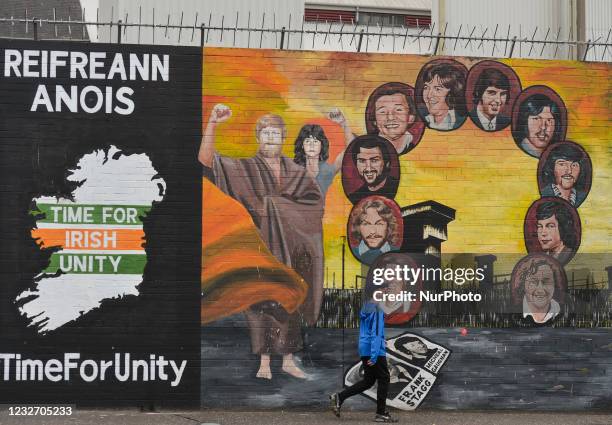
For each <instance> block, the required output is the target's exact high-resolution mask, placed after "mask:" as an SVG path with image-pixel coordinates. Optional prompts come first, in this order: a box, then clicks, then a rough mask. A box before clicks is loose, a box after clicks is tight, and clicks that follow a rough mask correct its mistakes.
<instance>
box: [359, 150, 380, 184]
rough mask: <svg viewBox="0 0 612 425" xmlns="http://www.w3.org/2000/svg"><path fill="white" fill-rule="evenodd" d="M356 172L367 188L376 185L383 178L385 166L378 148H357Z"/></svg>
mask: <svg viewBox="0 0 612 425" xmlns="http://www.w3.org/2000/svg"><path fill="white" fill-rule="evenodd" d="M356 165H357V172H358V173H359V175H360V176H361V178H362V179H363V180H365V182H366V183H367V184H368V186H373V185H376V184H377V183H378V182H380V181H381V180H382V179H384V178H385V177H386V176H383V171H384V169H385V164H384V160H383V155H382V152H381V150H380V148H379V147H374V148H359V153H358V154H357V164H356Z"/></svg>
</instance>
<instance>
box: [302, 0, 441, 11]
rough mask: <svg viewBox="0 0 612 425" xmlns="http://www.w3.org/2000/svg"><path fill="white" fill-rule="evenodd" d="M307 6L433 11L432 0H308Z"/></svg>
mask: <svg viewBox="0 0 612 425" xmlns="http://www.w3.org/2000/svg"><path fill="white" fill-rule="evenodd" d="M306 7H326V8H329V7H338V8H342V9H345V8H351V9H354V8H356V7H359V8H360V9H376V10H405V11H413V12H431V0H306Z"/></svg>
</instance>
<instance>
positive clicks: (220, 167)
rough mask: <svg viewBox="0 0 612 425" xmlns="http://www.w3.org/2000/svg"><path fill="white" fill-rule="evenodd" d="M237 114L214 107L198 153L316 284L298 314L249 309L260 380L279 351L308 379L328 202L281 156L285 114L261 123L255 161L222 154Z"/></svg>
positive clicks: (280, 252)
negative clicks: (306, 353)
mask: <svg viewBox="0 0 612 425" xmlns="http://www.w3.org/2000/svg"><path fill="white" fill-rule="evenodd" d="M231 115H232V111H231V109H230V108H229V107H228V106H226V105H222V104H218V105H215V107H214V108H213V111H212V113H211V116H210V119H209V120H208V123H207V126H206V129H205V131H204V135H203V137H202V143H201V145H200V151H199V153H198V159H199V161H200V162H201V163H202V165H203V166H204V174H205V175H206V176H207V177H208V178H209V179H210V180H211V181H212V182H213V183H214V184H215V185H216V186H217V187H218V188H219V189H221V190H222V191H223V192H225V193H226V194H227V195H229V196H231V197H232V198H234V199H236V200H237V201H239V202H240V203H242V204H243V205H244V207H245V208H246V210H247V211H248V212H249V214H250V215H251V217H252V219H253V222H254V224H255V226H256V227H257V229H258V230H259V233H260V235H261V237H262V239H263V240H264V242H265V243H266V245H267V247H268V248H269V249H270V251H271V252H272V254H273V255H274V256H275V257H276V258H277V259H278V260H279V261H281V262H282V263H284V264H286V265H287V266H289V267H292V268H293V269H294V270H295V271H296V272H297V273H298V274H300V275H301V276H302V278H303V279H304V280H305V281H306V282H307V284H308V285H309V290H308V295H307V298H306V300H305V301H304V303H303V304H302V306H301V307H300V309H299V310H298V311H297V312H295V313H293V314H288V313H287V311H286V310H284V309H283V308H282V306H280V305H278V304H277V303H274V302H270V303H263V304H257V305H254V306H251V308H249V309H248V310H247V311H246V312H245V314H246V317H247V320H248V324H249V329H250V334H251V344H252V349H253V353H255V354H258V355H260V366H259V370H258V372H257V377H258V378H264V379H271V378H272V372H271V370H270V356H271V355H272V354H278V355H281V356H282V357H283V364H282V370H283V371H284V372H286V373H288V374H290V375H292V376H294V377H296V378H305V377H306V375H305V373H304V371H302V370H301V369H300V368H299V367H298V366H297V365H296V363H295V360H294V357H293V353H295V352H297V351H300V350H301V349H302V337H301V328H300V321H301V320H303V321H304V322H305V323H307V324H309V325H312V324H314V323H315V322H316V320H317V318H318V315H319V311H320V308H321V301H322V295H323V241H322V218H323V205H324V198H323V195H322V193H321V190H320V189H319V185H318V184H317V182H316V180H315V179H314V178H313V177H312V176H311V175H310V173H308V171H307V170H306V168H304V167H301V166H299V165H297V164H296V163H295V162H293V160H291V159H289V158H287V157H285V156H283V155H282V146H283V143H284V142H285V138H286V131H287V130H286V127H285V123H284V122H283V119H282V118H281V117H280V116H278V115H272V114H267V115H264V116H262V117H260V118H259V120H258V121H257V124H256V130H255V136H256V139H257V143H258V150H257V153H256V155H255V156H253V157H250V158H228V157H225V156H222V155H219V154H218V153H217V152H216V151H215V132H216V128H217V126H218V125H219V124H221V123H223V122H225V121H227V120H228V119H229V118H230V117H231ZM204 202H205V200H204Z"/></svg>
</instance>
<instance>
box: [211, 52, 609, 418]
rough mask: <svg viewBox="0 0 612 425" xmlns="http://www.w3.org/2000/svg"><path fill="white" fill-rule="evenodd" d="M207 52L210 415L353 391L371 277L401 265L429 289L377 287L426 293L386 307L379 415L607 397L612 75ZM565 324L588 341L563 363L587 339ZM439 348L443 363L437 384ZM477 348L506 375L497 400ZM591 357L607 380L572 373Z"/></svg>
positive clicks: (524, 64) (603, 68) (516, 63)
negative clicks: (385, 388)
mask: <svg viewBox="0 0 612 425" xmlns="http://www.w3.org/2000/svg"><path fill="white" fill-rule="evenodd" d="M204 56H205V57H204V68H203V104H202V107H203V108H202V109H203V130H204V132H203V139H202V143H201V147H200V154H199V160H200V162H201V163H202V164H203V165H204V177H205V180H204V182H203V185H204V186H203V187H204V196H203V271H202V273H203V274H202V290H203V302H202V323H203V328H202V329H203V330H202V353H203V358H202V361H203V369H202V370H203V375H202V376H203V383H202V399H203V404H204V405H212V406H228V405H236V404H238V405H249V406H258V407H271V406H300V405H319V404H324V403H325V402H326V401H325V400H326V394H328V393H331V392H333V391H334V390H335V389H338V388H340V387H341V386H342V385H343V384H346V385H348V384H350V383H353V382H355V381H356V380H357V379H359V376H358V375H359V373H361V372H360V370H359V363H358V360H359V358H358V355H357V347H356V344H357V341H356V334H355V331H353V330H352V329H354V328H355V327H357V326H358V322H359V319H358V318H359V314H358V313H359V309H360V307H361V305H362V302H363V299H364V293H365V294H368V293H371V291H370V290H369V289H368V288H372V285H373V283H372V282H373V279H374V275H373V273H372V271H373V270H377V269H380V268H382V269H384V270H387V269H389V271H390V270H393V269H394V268H395V267H396V266H398V265H400V266H402V265H409V266H410V268H411V269H413V270H414V269H421V270H422V271H423V273H425V272H426V271H427V270H430V271H432V273H435V272H434V270H436V271H437V272H438V273H440V274H439V275H437V277H434V278H433V279H428V281H426V280H425V279H421V278H419V279H415V280H414V282H413V284H412V285H411V284H410V279H406V278H404V279H397V280H392V281H390V282H387V283H386V284H385V285H384V286H383V287H382V291H383V292H384V293H385V294H401V293H402V292H406V290H410V291H411V292H414V293H416V294H417V297H416V298H414V299H404V300H398V299H397V298H396V299H395V300H393V301H387V302H383V303H381V307H382V308H383V309H384V310H385V313H386V322H387V324H388V326H389V332H390V334H391V335H390V338H389V341H397V340H400V339H401V341H404V343H403V344H400V345H399V346H397V347H395V348H390V347H389V344H390V342H389V341H388V343H387V346H388V349H389V350H391V351H390V352H389V353H390V354H388V355H389V356H391V357H389V358H388V361H389V362H390V365H391V371H392V372H393V371H395V372H397V373H396V375H393V373H392V383H391V386H392V387H393V386H394V385H395V388H397V392H393V391H390V395H389V400H388V402H389V404H390V405H393V406H396V407H399V408H403V409H414V408H416V407H417V406H419V405H421V404H422V403H425V404H427V405H428V406H429V407H443V408H462V407H471V408H487V407H492V406H500V405H503V406H504V407H505V408H507V407H511V408H522V409H533V408H535V409H549V408H550V409H558V408H568V409H580V408H595V407H604V406H606V405H607V406H610V405H611V404H612V386H611V385H609V383H608V384H605V383H603V382H602V381H600V380H599V379H598V378H597V377H596V375H597V374H599V373H601V372H602V370H604V371H605V372H604V373H607V374H609V372H610V363H609V361H607V360H602V359H603V358H605V357H606V356H609V350H610V345H609V344H608V343H605V340H606V339H609V338H610V336H612V332H611V331H610V326H611V325H612V322H611V320H612V315H611V307H612V304H611V300H610V295H609V294H610V292H609V288H610V287H612V286H611V285H610V282H609V281H610V276H609V272H610V268H609V267H610V266H611V265H612V261H611V260H612V258H611V257H610V255H609V252H610V238H609V232H610V225H609V220H608V218H607V217H609V214H610V211H611V207H610V202H609V197H608V192H609V191H610V189H611V186H610V160H611V159H612V152H611V151H610V144H609V136H610V130H609V121H610V118H611V116H610V108H609V103H608V101H607V100H606V99H607V97H608V95H609V92H610V88H611V87H610V82H609V73H610V68H609V66H608V65H593V64H584V63H575V62H551V61H527V60H499V61H494V60H475V59H469V58H454V59H449V58H431V57H423V56H398V55H375V54H368V55H360V54H348V53H315V52H278V51H261V50H241V49H233V50H226V49H213V48H210V49H205V55H204ZM220 211H223V212H222V213H221V212H220ZM224 223H235V224H232V225H231V226H228V225H227V224H224ZM238 223H240V224H238ZM238 241H239V243H237V242H238ZM210 248H212V249H210ZM446 292H448V293H449V297H450V294H451V293H452V294H453V295H454V298H453V297H450V298H448V299H442V298H441V297H443V296H444V295H443V294H445V293H446ZM264 294H266V295H264ZM432 294H433V295H432ZM474 296H475V297H477V299H473V298H471V297H474ZM436 297H437V298H436ZM462 297H463V298H462ZM428 327H430V328H431V330H430V331H429V330H428ZM475 327H476V328H483V329H482V330H475V329H474V328H475ZM549 327H553V328H555V332H557V333H556V334H553V335H552V336H551V335H550V334H548V333H546V332H548V331H547V328H549ZM576 327H586V328H596V329H597V330H596V331H593V332H595V335H596V337H594V338H589V341H597V342H595V343H593V342H589V343H587V342H586V340H585V342H584V343H581V344H577V345H575V346H573V347H572V348H571V349H570V350H567V349H564V348H563V346H562V344H561V345H559V344H558V341H559V340H560V338H561V339H562V338H567V339H568V340H574V339H576V338H578V339H579V340H582V339H583V337H581V336H580V333H579V331H576V329H575V328H576ZM406 330H408V331H409V332H410V334H405V335H404V334H402V332H404V333H405V332H406ZM460 330H461V332H460ZM440 332H442V334H441V333H440ZM472 332H473V333H474V335H473V336H472ZM544 334H546V336H544ZM228 335H232V337H231V341H227V338H228ZM402 335H403V336H402ZM402 338H403V339H402ZM534 338H535V339H541V341H542V342H541V345H540V346H538V353H539V354H536V353H533V354H530V350H529V349H528V345H529V344H528V343H527V342H526V341H528V340H533V339H534ZM502 341H503V342H502ZM508 344H510V345H513V348H512V350H508ZM520 346H524V347H525V352H524V354H523V355H522V356H517V355H516V353H514V349H515V348H518V347H520ZM436 347H438V348H436ZM443 347H447V348H443ZM492 349H493V350H494V354H493V353H491V352H490V351H491V350H492ZM397 350H405V352H406V353H408V354H409V355H408V357H401V356H400V355H399V354H398V353H399V352H400V351H397ZM406 350H407V351H406ZM436 350H447V352H448V354H446V355H445V357H444V360H440V362H439V363H438V366H439V368H437V369H436V370H435V371H433V372H432V371H427V368H425V367H424V365H425V364H426V363H427V359H429V357H428V356H429V353H433V352H436ZM473 350H476V351H480V352H481V354H478V355H476V356H477V357H478V356H480V357H481V358H482V359H484V360H483V361H484V364H487V365H489V366H490V367H499V368H500V369H503V370H505V372H500V374H499V376H497V380H498V382H499V383H500V384H504V385H502V386H501V387H498V388H496V389H495V391H494V392H493V391H491V390H483V388H489V387H488V385H489V384H490V383H492V380H491V376H492V375H491V371H490V369H488V368H485V369H482V368H481V367H480V366H481V365H482V363H478V362H474V361H472V360H470V359H469V357H470V356H473V355H474V354H473ZM510 352H512V353H513V354H510ZM586 352H590V353H594V357H595V358H597V359H599V360H597V362H598V363H599V365H598V366H597V367H595V366H594V364H593V363H590V364H589V365H586V366H584V368H586V370H587V371H586V372H585V373H584V374H583V375H580V376H578V377H573V373H572V370H579V369H580V364H581V360H580V359H582V358H583V357H584V353H586ZM230 353H231V354H230ZM469 353H472V354H469ZM504 353H508V355H504ZM398 356H399V357H398ZM446 356H448V357H446ZM542 356H544V357H542ZM561 358H562V360H561ZM419 359H425V360H424V362H423V363H419V362H420V361H421V360H419ZM436 362H437V360H433V361H432V364H433V363H436ZM534 363H535V364H540V365H541V368H540V370H538V371H537V372H536V371H534V369H529V368H530V366H529V365H532V364H534ZM562 364H565V365H567V369H569V371H568V372H567V374H566V375H567V376H560V375H559V373H558V370H559V367H562V366H561V365H562ZM353 365H354V366H353ZM445 367H446V368H448V370H449V372H448V374H446V373H445ZM462 367H463V371H464V378H463V379H461V377H460V375H458V374H457V373H458V372H457V371H458V370H461V368H462ZM528 369H529V370H531V371H532V372H531V373H532V377H531V378H530V379H528V380H525V379H524V378H521V377H517V376H519V375H520V376H522V375H523V374H524V373H527V372H526V371H527V370H528ZM583 370H584V369H583ZM344 372H346V375H344ZM432 373H433V374H432ZM466 376H469V379H468V378H465V377H466ZM511 376H514V378H511ZM586 376H589V378H587V377H586ZM394 380H395V381H394ZM568 380H570V381H573V383H574V384H575V385H576V388H580V389H579V390H577V392H573V390H572V391H570V393H571V394H569V395H568V394H567V392H566V389H568V388H570V385H568V383H567V382H568ZM235 382H240V385H239V388H236V387H234V386H232V383H235ZM394 382H395V384H394ZM425 383H426V384H425ZM500 388H501V389H500ZM551 388H552V390H551ZM571 388H574V386H571ZM487 391H491V392H490V393H487ZM428 393H429V394H430V396H428ZM372 394H374V393H368V395H369V396H372ZM517 394H529V396H528V397H527V398H529V397H532V398H533V400H532V402H530V403H527V402H525V400H524V399H523V398H520V397H517ZM492 399H494V400H495V402H493V401H492ZM355 405H356V406H357V405H359V404H355Z"/></svg>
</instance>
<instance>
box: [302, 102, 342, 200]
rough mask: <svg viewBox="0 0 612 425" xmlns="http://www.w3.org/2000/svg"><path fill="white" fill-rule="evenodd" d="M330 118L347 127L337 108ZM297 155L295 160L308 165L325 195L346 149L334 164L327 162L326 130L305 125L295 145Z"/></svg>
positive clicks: (327, 143) (338, 169) (316, 126)
mask: <svg viewBox="0 0 612 425" xmlns="http://www.w3.org/2000/svg"><path fill="white" fill-rule="evenodd" d="M328 117H329V119H331V120H332V121H334V122H336V123H338V124H340V125H341V126H342V127H343V129H344V128H345V127H346V120H345V119H344V115H342V112H340V111H338V110H335V111H332V112H330V113H329V115H328ZM294 152H295V156H294V158H293V161H294V162H295V163H296V164H298V165H301V166H303V167H306V169H307V170H308V171H309V173H310V174H311V175H312V176H313V177H314V178H315V179H316V180H317V183H318V184H319V188H320V189H321V193H323V196H325V195H326V194H327V190H328V189H329V186H330V185H331V183H332V181H333V180H334V176H335V175H336V174H338V171H340V168H341V167H342V158H343V157H344V149H343V150H342V152H340V153H339V154H338V156H336V159H335V160H334V162H333V163H332V164H330V163H328V162H327V159H328V158H329V140H328V139H327V136H326V135H325V131H323V128H322V127H321V126H320V125H317V124H306V125H304V126H303V127H302V128H301V130H300V133H299V134H298V136H297V138H296V139H295V147H294Z"/></svg>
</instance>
